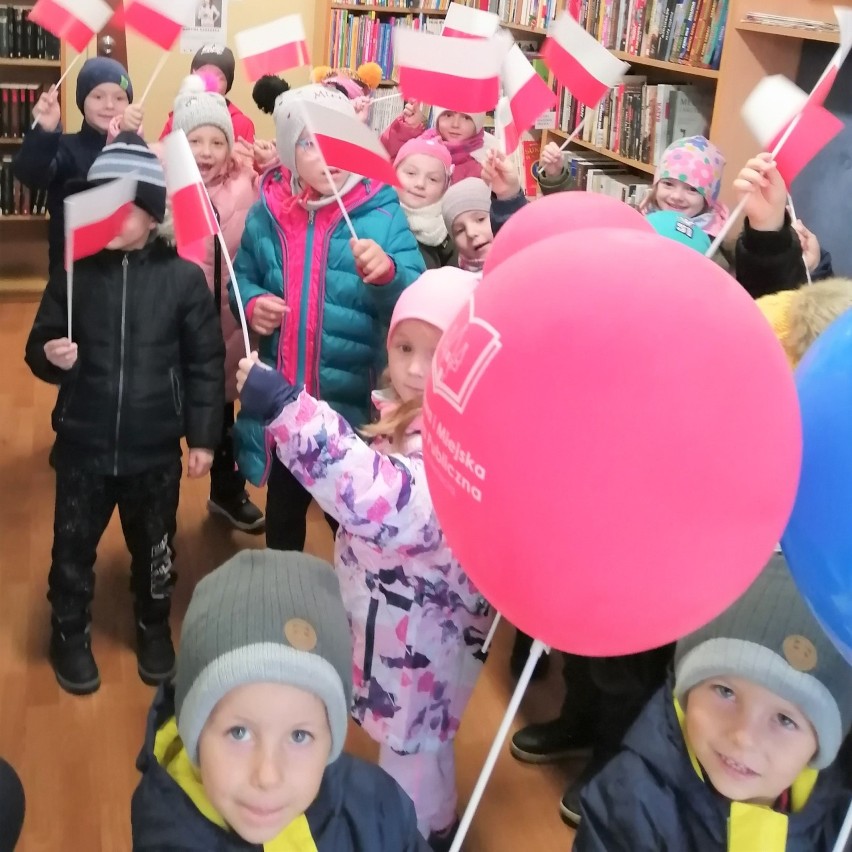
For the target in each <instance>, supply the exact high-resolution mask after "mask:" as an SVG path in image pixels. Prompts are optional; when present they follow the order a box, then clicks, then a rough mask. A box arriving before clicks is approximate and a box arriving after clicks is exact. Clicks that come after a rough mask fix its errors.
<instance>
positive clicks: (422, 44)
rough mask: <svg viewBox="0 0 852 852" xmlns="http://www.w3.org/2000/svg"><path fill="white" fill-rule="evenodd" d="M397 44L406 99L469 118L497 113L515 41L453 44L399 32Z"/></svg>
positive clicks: (457, 41) (501, 35) (502, 36)
mask: <svg viewBox="0 0 852 852" xmlns="http://www.w3.org/2000/svg"><path fill="white" fill-rule="evenodd" d="M393 38H394V59H395V61H396V64H397V67H398V68H399V87H400V89H402V95H403V97H404V98H406V99H412V100H416V101H423V102H424V103H427V104H432V105H433V106H441V107H443V108H444V109H447V110H452V111H454V112H464V113H468V114H472V113H477V112H487V111H488V110H491V109H494V106H495V104H496V103H497V100H498V99H499V97H500V67H501V66H502V64H503V60H504V59H505V58H506V54H507V53H508V51H509V48H510V47H511V45H512V39H511V36H508V35H507V34H505V33H498V34H497V35H496V36H494V37H493V38H489V39H461V38H455V39H451V38H445V37H444V36H440V35H433V34H432V33H424V32H420V31H418V30H412V29H408V28H407V27H397V28H396V29H395V30H394V34H393Z"/></svg>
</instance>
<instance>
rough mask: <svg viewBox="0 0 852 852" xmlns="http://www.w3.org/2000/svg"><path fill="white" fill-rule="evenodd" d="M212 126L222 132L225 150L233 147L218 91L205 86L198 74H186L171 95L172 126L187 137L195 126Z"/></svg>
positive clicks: (227, 115) (230, 125)
mask: <svg viewBox="0 0 852 852" xmlns="http://www.w3.org/2000/svg"><path fill="white" fill-rule="evenodd" d="M205 126H210V127H216V128H218V129H219V130H221V131H222V133H224V134H225V138H226V139H227V140H228V150H231V149H233V147H234V122H233V121H232V120H231V113H230V110H229V109H228V102H227V101H226V100H225V99H224V98H223V97H222V95H220V94H219V93H218V92H212V91H209V90H208V89H207V84H206V82H205V80H204V78H203V77H202V76H199V75H198V74H190V75H189V76H188V77H186V78H184V81H183V83H181V87H180V91H179V92H178V96H177V98H175V108H174V117H173V121H172V127H173V128H174V129H175V130H183V132H184V133H186V135H187V136H189V134H190V133H192V131H193V130H195V129H196V128H198V127H205Z"/></svg>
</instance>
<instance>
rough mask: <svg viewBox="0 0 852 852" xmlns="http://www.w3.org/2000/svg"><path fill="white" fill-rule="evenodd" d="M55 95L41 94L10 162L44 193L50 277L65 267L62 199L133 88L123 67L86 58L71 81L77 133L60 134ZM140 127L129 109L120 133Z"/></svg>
mask: <svg viewBox="0 0 852 852" xmlns="http://www.w3.org/2000/svg"><path fill="white" fill-rule="evenodd" d="M59 96H60V92H59V91H56V90H54V89H51V90H50V91H47V92H43V93H42V95H41V97H40V98H39V99H38V103H37V104H36V105H35V109H34V110H33V117H34V118H35V119H36V120H37V123H36V126H35V127H34V128H29V127H28V128H27V130H26V133H25V134H24V142H23V144H22V145H21V150H20V151H19V152H18V155H17V156H16V157H15V163H14V170H15V177H17V178H18V180H19V181H20V182H21V183H23V184H26V185H27V186H29V187H31V188H32V189H46V190H47V212H48V215H49V217H50V219H49V223H48V229H49V230H48V251H49V266H50V274H51V275H53V274H54V273H58V272H60V271H62V269H63V268H64V264H65V197H66V196H67V195H69V194H70V190H71V189H73V185H74V182H78V181H83V180H85V178H86V175H87V174H88V172H89V169H90V168H91V167H92V163H94V161H95V157H97V156H98V154H100V152H101V150H102V149H103V147H104V145H105V144H106V141H107V132H108V131H109V128H110V123H111V122H112V121H113V119H114V118H115V117H116V116H124V115H125V113H127V112H128V108H129V105H130V104H131V103H132V102H133V86H132V85H131V84H130V78H129V77H128V76H127V71H126V70H125V68H124V66H123V65H121V64H120V63H118V62H116V61H115V60H114V59H109V58H107V57H104V56H98V57H95V58H93V59H87V60H86V61H85V62H84V63H83V67H82V68H81V69H80V74H79V76H78V77H77V98H76V102H77V108H78V109H79V110H80V112H81V113H83V125H82V127H81V128H80V130H79V131H78V132H77V133H63V132H62V129H61V121H62V114H61V112H60V104H59ZM141 123H142V109H141V107H135V108H130V112H129V114H128V115H127V121H126V122H125V125H124V130H133V131H136V130H138V129H139V126H140V125H141Z"/></svg>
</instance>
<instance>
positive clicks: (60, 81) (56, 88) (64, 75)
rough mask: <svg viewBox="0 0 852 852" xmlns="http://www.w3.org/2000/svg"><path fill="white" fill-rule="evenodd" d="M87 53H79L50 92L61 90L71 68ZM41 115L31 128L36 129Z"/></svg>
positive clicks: (35, 119) (34, 120) (36, 118)
mask: <svg viewBox="0 0 852 852" xmlns="http://www.w3.org/2000/svg"><path fill="white" fill-rule="evenodd" d="M84 55H85V54H83V53H78V54H77V55H76V56H75V57H74V58H73V59H72V60H71V61H70V62H69V63H68V67H67V68H66V69H65V70H64V71H63V72H62V76H61V77H60V78H59V79H58V80H57V81H56V82H55V83H54V84H53V85H52V86H51V87H50V89H49V90H48V91H49V92H51V93H53V92H56V91H58V90H59V87H60V86H61V85H62V83H63V82H64V81H65V78H66V77H67V76H68V75H69V74H70V73H71V69H72V68H73V67H74V66H75V65H76V64H77V63H78V62H79V61H80V60H81V59H82V58H83V56H84ZM39 118H40V116H39V115H37V116H36V117H35V118H34V119H33V123H32V124H31V125H30V130H35V126H36V125H37V124H38V120H39Z"/></svg>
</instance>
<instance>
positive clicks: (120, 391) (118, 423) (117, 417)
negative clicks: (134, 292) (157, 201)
mask: <svg viewBox="0 0 852 852" xmlns="http://www.w3.org/2000/svg"><path fill="white" fill-rule="evenodd" d="M126 318H127V255H126V254H125V255H124V259H123V260H122V261H121V347H120V349H119V356H118V357H119V360H118V408H117V410H116V413H115V459H114V463H113V475H114V476H118V437H119V432H120V431H121V402H122V397H123V396H124V336H125V330H126Z"/></svg>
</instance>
